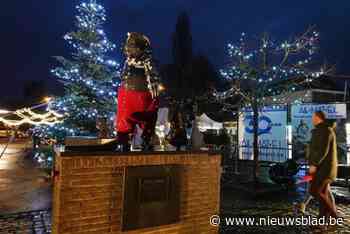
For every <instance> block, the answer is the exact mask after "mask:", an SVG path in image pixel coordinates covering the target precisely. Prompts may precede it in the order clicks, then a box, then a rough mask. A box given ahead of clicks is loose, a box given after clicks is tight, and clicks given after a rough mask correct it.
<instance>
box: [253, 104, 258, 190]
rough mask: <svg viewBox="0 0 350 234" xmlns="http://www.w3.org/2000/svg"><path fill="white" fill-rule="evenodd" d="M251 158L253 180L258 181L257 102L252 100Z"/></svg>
mask: <svg viewBox="0 0 350 234" xmlns="http://www.w3.org/2000/svg"><path fill="white" fill-rule="evenodd" d="M252 109H253V158H254V168H253V173H254V174H253V176H254V182H255V183H256V184H257V183H258V175H259V145H258V141H259V108H258V103H257V102H256V100H254V102H253V105H252Z"/></svg>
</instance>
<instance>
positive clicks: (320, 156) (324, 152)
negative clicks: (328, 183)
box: [309, 123, 338, 184]
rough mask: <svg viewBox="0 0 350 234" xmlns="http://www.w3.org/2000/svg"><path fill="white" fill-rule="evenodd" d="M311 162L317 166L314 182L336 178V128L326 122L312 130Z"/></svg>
mask: <svg viewBox="0 0 350 234" xmlns="http://www.w3.org/2000/svg"><path fill="white" fill-rule="evenodd" d="M309 163H310V165H314V166H316V167H317V172H316V175H315V177H314V181H313V183H316V184H321V183H322V181H324V180H325V179H330V180H332V181H334V180H335V179H336V177H337V169H338V158H337V141H336V136H335V133H334V130H333V129H332V128H330V127H328V126H327V124H326V123H321V124H319V125H317V126H316V127H315V129H314V130H312V137H311V144H310V158H309Z"/></svg>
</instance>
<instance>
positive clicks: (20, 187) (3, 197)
mask: <svg viewBox="0 0 350 234" xmlns="http://www.w3.org/2000/svg"><path fill="white" fill-rule="evenodd" d="M6 142H7V139H6V138H2V139H0V151H2V149H3V147H4V146H5V145H6ZM28 146H29V141H28V140H25V139H23V140H16V141H15V142H14V143H12V144H10V145H9V147H8V148H7V150H6V151H5V154H4V155H3V157H1V158H0V214H6V213H17V212H23V211H32V210H41V209H48V208H50V207H51V185H50V184H49V183H48V182H47V180H46V179H45V178H46V174H45V172H44V171H43V170H41V169H39V168H38V167H37V166H36V164H35V163H34V162H33V160H32V159H31V157H30V156H28V155H30V153H29V151H28Z"/></svg>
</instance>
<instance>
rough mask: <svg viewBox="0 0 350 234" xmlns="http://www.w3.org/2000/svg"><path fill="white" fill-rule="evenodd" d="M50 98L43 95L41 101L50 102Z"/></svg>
mask: <svg viewBox="0 0 350 234" xmlns="http://www.w3.org/2000/svg"><path fill="white" fill-rule="evenodd" d="M51 100H52V97H49V96H47V97H44V99H43V101H44V102H45V103H49V102H51Z"/></svg>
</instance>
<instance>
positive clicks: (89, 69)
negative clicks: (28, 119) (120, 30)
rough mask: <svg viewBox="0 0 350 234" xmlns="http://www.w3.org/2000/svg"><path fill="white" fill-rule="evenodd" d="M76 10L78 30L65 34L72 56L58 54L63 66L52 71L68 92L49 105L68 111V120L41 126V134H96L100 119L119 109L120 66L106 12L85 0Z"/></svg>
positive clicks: (57, 110) (59, 110)
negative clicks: (48, 126) (106, 23)
mask: <svg viewBox="0 0 350 234" xmlns="http://www.w3.org/2000/svg"><path fill="white" fill-rule="evenodd" d="M76 10H77V12H78V13H77V15H76V17H75V20H76V24H75V25H76V30H75V31H73V32H70V33H67V34H66V35H65V36H64V37H63V38H64V40H65V41H67V43H68V44H69V45H70V46H71V49H72V56H71V58H70V59H67V58H63V57H56V59H57V60H58V62H59V63H60V64H61V66H59V67H56V68H54V69H52V70H51V73H52V74H53V75H54V76H56V77H57V78H58V81H60V82H61V83H62V84H63V85H64V87H65V91H66V92H65V95H64V96H63V97H58V98H56V99H55V100H54V101H52V102H50V105H49V106H50V109H51V110H54V111H56V112H57V113H61V114H65V119H64V123H60V124H58V125H57V126H54V127H51V128H50V129H48V128H47V127H45V128H37V129H36V131H35V132H36V133H38V134H39V135H40V136H45V137H52V138H57V136H60V137H64V136H66V135H95V134H96V133H97V129H96V121H97V120H98V119H102V118H105V119H108V120H111V119H112V116H114V113H115V110H116V104H117V103H116V95H117V93H116V90H117V87H118V85H119V76H120V72H119V67H120V65H119V63H118V62H117V61H114V60H113V59H111V52H112V51H113V50H114V49H115V48H116V46H115V45H114V44H113V43H112V42H111V41H110V40H109V39H108V38H107V35H106V33H105V31H104V29H103V27H104V24H105V21H106V18H107V17H106V11H105V9H104V7H103V6H102V5H100V4H99V3H98V2H97V1H96V0H87V1H83V2H81V3H80V4H79V5H78V6H76ZM110 122H111V121H110ZM57 131H58V132H57ZM63 132H65V133H63Z"/></svg>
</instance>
